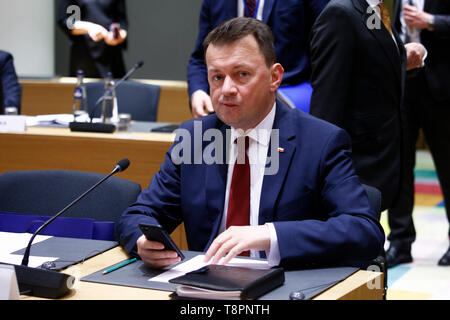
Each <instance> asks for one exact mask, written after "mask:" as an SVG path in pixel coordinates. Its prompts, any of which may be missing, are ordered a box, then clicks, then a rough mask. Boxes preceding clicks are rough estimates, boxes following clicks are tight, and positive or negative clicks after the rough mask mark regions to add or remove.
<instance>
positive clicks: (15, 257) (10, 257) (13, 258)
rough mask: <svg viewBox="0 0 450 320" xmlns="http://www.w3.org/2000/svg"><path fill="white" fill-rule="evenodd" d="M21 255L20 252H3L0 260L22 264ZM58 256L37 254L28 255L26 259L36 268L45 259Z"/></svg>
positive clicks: (48, 259) (30, 265)
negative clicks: (40, 255)
mask: <svg viewBox="0 0 450 320" xmlns="http://www.w3.org/2000/svg"><path fill="white" fill-rule="evenodd" d="M22 259H23V255H21V254H3V255H0V261H1V262H4V263H10V264H17V265H20V264H22ZM57 259H58V258H56V257H37V256H30V258H29V260H28V266H29V267H32V268H36V267H39V266H41V265H42V264H43V263H44V262H47V261H55V260H57Z"/></svg>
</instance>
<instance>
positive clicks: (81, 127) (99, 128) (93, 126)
mask: <svg viewBox="0 0 450 320" xmlns="http://www.w3.org/2000/svg"><path fill="white" fill-rule="evenodd" d="M143 65H144V61H142V60H141V61H139V62H138V63H136V64H135V65H134V66H133V68H131V69H130V70H129V71H128V72H127V73H126V74H125V75H124V76H123V77H122V78H121V79H120V80H119V81H117V83H116V84H115V85H114V88H117V87H118V86H119V85H120V84H121V83H122V82H124V81H126V80H128V78H130V76H131V75H132V74H133V73H134V72H135V71H136V70H137V69H139V68H140V67H142V66H143ZM103 99H105V94H102V95H101V96H100V98H98V99H97V101H96V102H95V105H94V107H93V108H92V111H91V112H90V113H89V118H90V119H91V121H90V122H70V123H69V128H70V131H83V132H105V133H112V132H114V131H115V130H116V126H115V125H114V124H112V123H93V122H92V120H93V119H94V114H95V111H97V108H98V106H99V105H100V102H102V101H103Z"/></svg>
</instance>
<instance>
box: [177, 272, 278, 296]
mask: <svg viewBox="0 0 450 320" xmlns="http://www.w3.org/2000/svg"><path fill="white" fill-rule="evenodd" d="M169 282H171V283H176V284H180V285H181V286H178V287H177V289H176V294H177V296H178V297H186V298H201V299H243V300H248V299H256V298H258V297H259V296H261V295H263V294H265V293H267V292H269V291H272V290H273V289H275V288H277V287H279V286H281V285H282V284H283V283H284V271H283V269H282V268H272V269H264V270H259V269H250V268H244V267H235V266H223V265H215V264H211V265H207V266H205V267H203V268H200V269H198V270H195V271H192V272H188V273H186V274H185V275H183V276H180V277H177V278H174V279H171V280H169Z"/></svg>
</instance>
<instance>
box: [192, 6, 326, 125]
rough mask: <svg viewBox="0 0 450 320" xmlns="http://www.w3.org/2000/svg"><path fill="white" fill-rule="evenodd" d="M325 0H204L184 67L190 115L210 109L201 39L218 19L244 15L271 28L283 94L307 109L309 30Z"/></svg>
mask: <svg viewBox="0 0 450 320" xmlns="http://www.w3.org/2000/svg"><path fill="white" fill-rule="evenodd" d="M251 2H253V7H252V8H250V6H251V4H250V3H251ZM328 2H329V0H264V1H255V0H253V1H249V0H204V1H203V3H202V7H201V11H200V19H199V33H198V37H197V42H196V44H195V49H194V51H193V52H192V54H191V57H190V59H189V65H188V70H187V78H188V93H189V97H190V104H191V110H192V115H193V116H194V117H201V116H205V115H207V114H208V113H210V112H213V107H212V103H211V98H210V97H209V95H208V92H209V85H208V80H207V72H206V67H205V61H204V52H203V47H202V43H203V40H204V39H205V37H206V35H207V34H208V33H209V32H210V31H211V30H212V29H214V28H215V27H217V26H218V25H219V24H220V23H222V22H224V21H226V20H228V19H231V18H234V17H238V16H243V15H244V16H250V17H254V18H257V19H258V20H261V21H263V22H264V23H266V24H267V25H268V26H269V27H270V28H271V29H272V32H273V34H274V37H275V51H276V55H277V59H278V61H279V62H280V63H281V64H282V65H283V67H284V69H285V76H284V78H283V83H282V88H281V89H280V90H284V91H283V92H284V95H283V96H284V97H286V96H287V98H288V99H289V98H291V100H294V101H293V102H294V104H295V101H297V104H296V106H297V107H298V108H300V109H302V110H304V111H307V110H309V101H310V98H311V91H312V90H311V85H310V84H309V78H310V75H311V68H310V64H309V57H308V51H309V33H310V30H311V26H312V24H313V22H314V20H315V19H316V18H317V16H318V15H319V13H320V12H321V11H322V9H323V8H324V7H325V6H326V4H327V3H328ZM247 3H249V5H248V4H247ZM249 11H251V12H249ZM294 87H295V88H294ZM293 90H295V91H294V92H293ZM293 97H295V98H293Z"/></svg>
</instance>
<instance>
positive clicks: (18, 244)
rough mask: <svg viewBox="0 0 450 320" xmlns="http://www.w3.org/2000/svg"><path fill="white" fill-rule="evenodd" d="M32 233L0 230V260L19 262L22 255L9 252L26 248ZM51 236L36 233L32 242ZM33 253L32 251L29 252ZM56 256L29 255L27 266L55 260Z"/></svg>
mask: <svg viewBox="0 0 450 320" xmlns="http://www.w3.org/2000/svg"><path fill="white" fill-rule="evenodd" d="M31 236H32V234H30V233H14V232H2V231H0V262H4V263H11V264H21V263H22V258H23V256H22V255H17V254H11V252H15V251H18V250H20V249H23V248H26V247H27V245H28V242H29V241H30V238H31ZM49 238H51V236H42V235H37V236H36V237H35V238H34V241H33V244H35V243H38V242H41V241H44V240H46V239H49ZM31 253H33V252H31ZM57 259H58V258H57V257H36V256H33V255H31V256H30V259H29V261H28V266H29V267H33V268H34V267H38V266H40V265H41V264H42V263H44V262H46V261H55V260H57Z"/></svg>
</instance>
